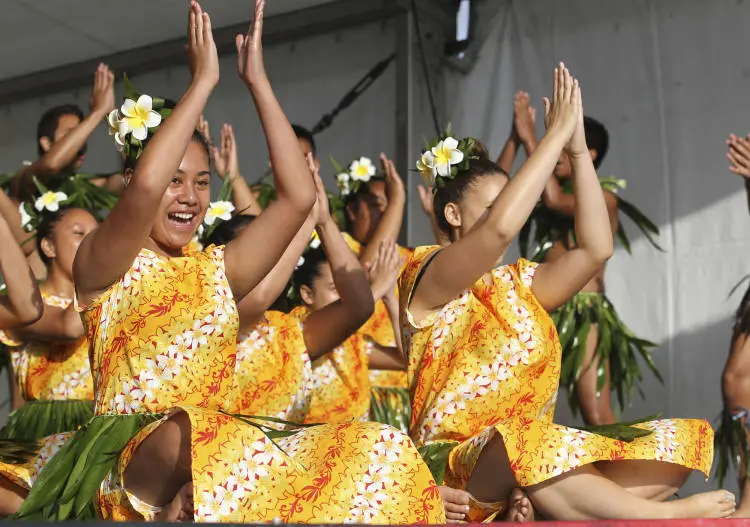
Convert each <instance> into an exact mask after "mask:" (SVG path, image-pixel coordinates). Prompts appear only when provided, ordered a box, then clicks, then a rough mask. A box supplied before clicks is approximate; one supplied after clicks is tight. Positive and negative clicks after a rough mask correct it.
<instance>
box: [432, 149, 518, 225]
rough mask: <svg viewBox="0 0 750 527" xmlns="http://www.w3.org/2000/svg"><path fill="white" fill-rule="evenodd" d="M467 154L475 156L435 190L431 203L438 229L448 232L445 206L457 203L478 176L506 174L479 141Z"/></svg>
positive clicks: (506, 175)
mask: <svg viewBox="0 0 750 527" xmlns="http://www.w3.org/2000/svg"><path fill="white" fill-rule="evenodd" d="M479 145H480V146H478V147H475V148H474V150H473V151H472V152H470V153H469V155H473V156H476V157H475V158H473V159H470V160H469V166H468V167H467V168H466V169H465V170H460V171H459V172H458V174H456V177H454V178H453V179H448V180H447V181H446V182H445V183H444V184H443V186H442V187H439V188H437V189H436V190H435V194H434V196H433V198H432V203H433V205H434V207H435V217H436V219H437V222H438V226H439V227H440V230H442V231H443V232H445V233H449V232H450V230H451V226H450V223H448V219H447V218H446V217H445V206H446V205H448V203H457V202H458V201H459V200H460V199H461V197H463V195H464V193H466V191H467V190H468V189H469V187H470V186H471V185H472V184H473V183H474V182H475V181H476V180H477V179H479V178H480V177H484V176H496V175H503V176H505V177H508V174H507V173H506V172H505V170H503V169H502V168H500V167H499V166H498V165H497V163H495V162H494V161H491V160H490V159H489V158H488V154H487V149H486V148H485V147H484V145H482V144H481V143H479Z"/></svg>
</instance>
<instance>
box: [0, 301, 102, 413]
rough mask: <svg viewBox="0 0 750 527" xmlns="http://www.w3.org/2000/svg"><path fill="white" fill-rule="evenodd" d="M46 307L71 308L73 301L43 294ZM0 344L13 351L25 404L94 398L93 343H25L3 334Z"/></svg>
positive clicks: (80, 341)
mask: <svg viewBox="0 0 750 527" xmlns="http://www.w3.org/2000/svg"><path fill="white" fill-rule="evenodd" d="M42 299H43V300H44V304H45V305H47V306H50V307H55V308H59V309H67V308H68V306H70V304H71V303H72V302H73V301H72V300H71V299H69V298H62V297H59V296H54V295H49V294H46V293H43V294H42ZM0 342H2V343H3V344H5V345H6V346H8V348H9V349H10V359H11V364H12V367H13V373H14V375H15V377H16V382H17V383H18V388H19V391H20V392H21V397H23V399H24V400H25V401H67V400H71V399H73V400H84V401H85V400H88V401H91V400H93V399H94V382H93V380H92V377H91V367H90V365H89V343H88V339H87V338H86V337H85V336H84V337H83V338H81V339H79V340H77V341H75V342H71V343H59V344H55V343H48V342H22V341H19V340H16V339H15V338H13V337H12V336H11V335H10V334H8V333H6V332H4V331H0Z"/></svg>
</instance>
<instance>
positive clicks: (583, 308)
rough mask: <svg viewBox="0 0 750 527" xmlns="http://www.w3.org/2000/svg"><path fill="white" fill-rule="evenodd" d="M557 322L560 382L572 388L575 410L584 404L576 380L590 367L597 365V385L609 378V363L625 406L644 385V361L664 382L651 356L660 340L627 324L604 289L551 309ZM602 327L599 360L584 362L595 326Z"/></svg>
mask: <svg viewBox="0 0 750 527" xmlns="http://www.w3.org/2000/svg"><path fill="white" fill-rule="evenodd" d="M551 316H552V319H553V320H554V322H555V325H556V326H557V332H558V335H559V336H560V344H561V346H562V371H561V375H560V384H561V386H564V387H565V388H566V389H567V390H568V402H569V404H570V407H571V409H572V411H573V413H574V414H576V413H577V412H578V411H579V410H580V408H579V404H578V399H577V397H576V384H577V382H578V379H579V378H580V377H581V374H582V373H583V372H584V371H586V369H587V368H592V367H595V364H596V363H598V364H599V367H598V369H597V372H596V373H597V389H598V390H599V391H601V390H602V388H603V387H604V384H605V381H606V369H605V365H606V364H607V363H609V370H610V385H611V389H612V390H613V391H614V392H615V393H616V394H617V401H618V403H619V405H620V408H621V409H624V408H626V406H627V404H628V402H629V400H630V397H631V395H632V392H633V390H634V389H638V391H639V392H640V394H641V397H643V392H642V391H641V389H640V386H639V384H640V382H641V381H642V380H643V373H642V371H641V365H640V361H641V360H642V361H644V362H645V363H646V365H647V366H648V368H649V370H651V372H652V373H653V374H654V375H655V376H656V378H657V379H659V381H660V382H663V380H662V377H661V375H660V374H659V371H658V370H657V368H656V365H655V364H654V361H653V358H652V356H651V351H650V350H651V349H653V348H655V347H656V344H654V343H653V342H649V341H647V340H643V339H640V338H638V337H636V336H635V334H634V333H633V332H632V331H631V330H630V329H629V328H628V327H627V326H626V325H625V323H624V322H623V321H622V320H621V319H620V317H619V316H618V314H617V312H616V311H615V308H614V306H613V305H612V303H611V302H610V301H609V300H608V299H607V297H606V296H605V295H604V294H602V293H579V294H577V295H576V296H575V297H573V298H572V299H571V300H570V301H569V302H567V303H566V304H565V305H563V306H562V307H561V308H560V309H558V310H557V311H555V312H553V313H551ZM594 325H596V326H597V327H598V340H597V346H596V352H595V357H596V358H597V359H598V360H597V361H596V362H593V361H592V363H589V364H584V362H585V355H586V339H587V337H588V335H589V332H590V331H591V327H592V326H594Z"/></svg>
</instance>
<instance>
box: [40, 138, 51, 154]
mask: <svg viewBox="0 0 750 527" xmlns="http://www.w3.org/2000/svg"><path fill="white" fill-rule="evenodd" d="M39 146H41V147H42V151H43V152H45V153H46V152H49V149H50V148H52V139H50V138H49V137H46V136H45V137H40V138H39Z"/></svg>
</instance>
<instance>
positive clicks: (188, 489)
mask: <svg viewBox="0 0 750 527" xmlns="http://www.w3.org/2000/svg"><path fill="white" fill-rule="evenodd" d="M193 516H194V514H193V482H192V481H189V482H187V483H185V484H184V485H183V486H182V488H180V490H179V492H177V494H176V495H175V497H174V499H173V500H172V501H171V502H169V503H167V504H166V505H164V507H162V509H161V511H159V514H157V515H156V518H154V519H155V520H156V521H162V522H191V521H193Z"/></svg>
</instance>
